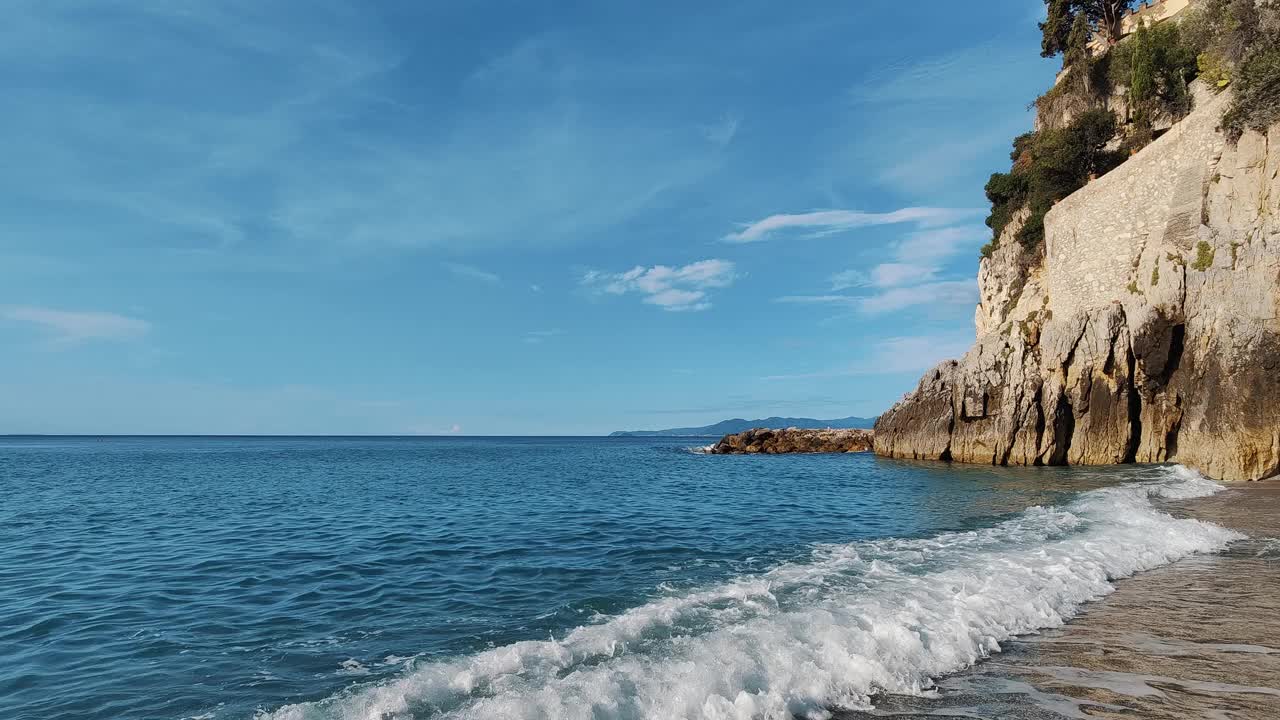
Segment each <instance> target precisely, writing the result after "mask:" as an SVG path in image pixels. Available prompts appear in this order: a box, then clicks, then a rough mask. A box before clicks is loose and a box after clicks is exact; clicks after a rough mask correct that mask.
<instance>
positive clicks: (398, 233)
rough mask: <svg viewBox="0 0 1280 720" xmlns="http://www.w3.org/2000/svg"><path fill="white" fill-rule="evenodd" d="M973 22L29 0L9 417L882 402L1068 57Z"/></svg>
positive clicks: (21, 422) (7, 30)
mask: <svg viewBox="0 0 1280 720" xmlns="http://www.w3.org/2000/svg"><path fill="white" fill-rule="evenodd" d="M971 7H972V6H971V5H965V4H953V3H918V4H915V5H907V6H904V5H903V4H902V3H899V2H889V1H887V0H885V1H880V2H870V1H868V2H849V1H847V0H846V1H842V2H808V3H799V4H797V3H777V2H755V1H751V0H745V1H739V2H731V3H730V2H725V3H695V4H692V5H690V4H689V3H666V2H652V3H623V2H558V3H527V2H447V3H446V2H365V1H361V0H311V1H308V2H258V1H256V0H253V1H249V0H245V1H243V2H242V1H240V0H228V1H226V2H213V1H208V0H127V1H126V0H115V1H110V2H108V1H104V2H98V3H82V2H75V1H73V0H18V1H17V2H16V3H13V4H10V5H9V7H7V9H6V23H5V24H4V26H3V27H0V38H2V42H0V82H2V83H3V87H4V90H5V94H6V96H7V100H8V102H7V103H6V112H5V113H4V114H3V115H0V145H2V146H3V156H4V157H5V162H4V163H3V164H0V198H2V199H0V203H2V204H3V212H2V213H0V346H2V347H3V348H4V349H5V351H4V352H3V353H0V378H2V379H0V397H3V398H4V402H3V403H0V433H21V432H38V433H300V434H310V433H353V434H362V433H380V434H381V433H386V434H403V433H426V434H446V433H451V432H460V433H465V434H595V433H602V432H607V431H610V430H614V429H621V428H651V427H670V426H678V425H689V424H702V423H707V422H712V421H716V420H720V419H723V418H726V417H733V416H746V417H755V416H764V415H770V414H787V415H806V416H815V417H838V416H844V415H855V414H856V415H874V414H876V413H877V412H879V411H881V410H882V409H884V408H885V407H887V406H888V405H890V404H892V402H894V401H895V400H896V399H898V398H899V397H900V396H901V395H902V393H904V392H906V391H907V390H909V389H911V388H912V387H914V385H915V383H916V381H917V380H918V378H919V376H920V374H921V372H922V371H923V370H925V369H926V368H927V367H928V366H929V365H931V364H933V363H934V362H936V361H938V360H940V359H942V358H945V357H950V356H955V355H958V354H959V353H961V352H962V351H963V350H964V348H965V347H966V346H967V345H968V343H969V342H970V341H971V340H972V337H973V329H972V318H973V308H974V303H975V302H976V296H977V293H976V284H975V281H974V275H975V273H976V269H977V254H978V248H979V247H980V246H981V245H982V243H983V242H985V241H986V239H987V236H986V229H985V228H984V227H983V225H982V220H983V217H984V215H985V205H986V203H985V201H984V198H983V195H982V186H983V184H984V182H985V180H986V177H987V176H988V175H989V174H990V173H991V172H993V171H996V170H1003V169H1006V168H1007V166H1008V148H1009V143H1010V140H1011V139H1012V138H1013V137H1014V136H1015V135H1017V134H1018V133H1020V132H1022V131H1024V130H1026V129H1028V128H1029V127H1030V125H1031V120H1032V118H1031V115H1030V114H1029V113H1028V112H1027V104H1028V102H1029V101H1030V100H1032V99H1033V98H1034V97H1035V96H1036V95H1037V94H1039V93H1040V92H1041V91H1043V89H1044V88H1045V87H1047V86H1048V85H1049V83H1050V82H1051V81H1052V77H1053V73H1054V70H1055V69H1056V65H1057V63H1056V62H1055V61H1049V60H1042V59H1040V58H1039V52H1038V51H1039V42H1038V38H1037V35H1038V33H1037V30H1036V27H1035V20H1036V18H1037V16H1038V15H1039V14H1041V13H1042V8H1043V4H1042V3H1041V2H1040V1H1039V0H1016V1H1015V0H991V1H990V2H988V3H984V4H983V8H982V10H981V11H980V12H977V11H974V10H972V9H971ZM924 8H927V10H928V12H927V13H926V12H924V11H923V10H922V9H924Z"/></svg>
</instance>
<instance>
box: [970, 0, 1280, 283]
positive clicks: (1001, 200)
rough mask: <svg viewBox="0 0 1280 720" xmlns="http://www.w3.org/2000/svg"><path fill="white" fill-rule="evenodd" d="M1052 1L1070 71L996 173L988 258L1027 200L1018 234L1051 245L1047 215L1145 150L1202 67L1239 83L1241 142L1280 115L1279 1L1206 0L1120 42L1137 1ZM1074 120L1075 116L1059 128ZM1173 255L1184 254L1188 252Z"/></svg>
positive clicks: (1056, 49) (1216, 80)
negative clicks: (1118, 109)
mask: <svg viewBox="0 0 1280 720" xmlns="http://www.w3.org/2000/svg"><path fill="white" fill-rule="evenodd" d="M1044 1H1045V5H1046V6H1047V18H1046V20H1045V21H1044V22H1043V23H1041V24H1040V30H1041V34H1042V47H1041V50H1042V54H1043V55H1044V56H1045V57H1053V56H1055V55H1059V54H1060V55H1062V56H1063V64H1064V67H1065V68H1066V70H1067V74H1066V76H1065V77H1064V78H1062V79H1061V82H1059V83H1058V84H1057V85H1055V86H1054V87H1053V88H1052V89H1051V90H1049V91H1048V92H1046V93H1045V94H1044V95H1042V96H1041V97H1040V98H1038V99H1037V100H1036V103H1035V104H1036V108H1037V111H1038V112H1039V114H1040V118H1041V121H1042V127H1043V129H1041V130H1040V131H1039V132H1036V133H1027V134H1025V135H1021V136H1019V137H1018V138H1016V139H1015V140H1014V141H1013V152H1012V153H1011V154H1010V159H1011V160H1012V161H1013V165H1012V167H1011V168H1010V170H1009V172H1007V173H995V174H993V175H992V176H991V179H990V180H989V181H988V182H987V185H986V193H987V199H988V200H990V201H991V215H990V216H989V217H988V218H987V226H988V227H990V228H991V231H992V240H991V242H988V243H987V244H986V245H983V246H982V251H981V252H982V257H984V258H989V257H991V254H992V253H993V252H994V251H995V249H996V247H997V244H998V243H999V240H1000V235H1001V233H1002V232H1003V231H1004V229H1005V228H1006V227H1007V226H1008V225H1009V223H1010V222H1011V221H1012V219H1013V217H1014V216H1015V215H1016V214H1017V213H1018V212H1019V211H1020V210H1022V209H1023V208H1026V209H1028V210H1029V211H1030V216H1029V217H1028V218H1027V221H1026V222H1025V223H1024V224H1023V226H1022V228H1021V229H1020V230H1019V232H1018V234H1017V239H1018V241H1019V242H1020V243H1022V244H1023V245H1024V246H1026V247H1029V248H1033V247H1037V246H1038V245H1039V244H1040V243H1042V242H1043V240H1044V216H1045V214H1046V213H1047V212H1048V211H1049V209H1050V208H1052V207H1053V205H1054V203H1056V202H1058V201H1059V200H1061V199H1063V198H1065V197H1066V196H1067V195H1070V194H1071V193H1073V192H1075V191H1076V190H1078V189H1080V188H1081V187H1083V186H1084V185H1085V184H1086V183H1087V182H1088V181H1089V180H1090V179H1091V178H1093V177H1096V176H1098V175H1102V174H1104V173H1106V172H1108V171H1109V170H1111V169H1112V168H1114V167H1115V166H1116V165H1118V164H1119V163H1120V162H1121V161H1122V160H1123V158H1124V156H1125V155H1127V154H1132V153H1135V152H1137V151H1138V150H1140V149H1142V147H1144V146H1145V145H1146V144H1148V143H1150V142H1151V141H1152V140H1153V139H1154V138H1155V136H1156V130H1155V128H1156V127H1157V126H1158V125H1159V126H1163V125H1164V124H1165V123H1168V122H1176V121H1177V120H1179V119H1181V118H1182V117H1183V116H1185V115H1186V114H1187V113H1188V112H1190V111H1191V93H1190V92H1189V89H1188V86H1189V84H1190V82H1191V81H1192V80H1193V79H1195V78H1197V77H1203V78H1204V80H1205V81H1206V82H1207V83H1209V84H1210V85H1211V86H1215V87H1219V88H1222V87H1227V86H1228V85H1229V86H1231V87H1232V88H1233V90H1234V93H1235V95H1234V101H1233V102H1232V104H1231V106H1230V108H1228V110H1227V111H1226V113H1225V114H1224V115H1223V119H1222V127H1223V129H1224V131H1225V132H1226V133H1227V136H1228V138H1229V139H1231V140H1232V141H1233V142H1234V141H1235V140H1237V139H1239V137H1240V136H1241V135H1242V134H1243V133H1244V132H1245V131H1246V130H1250V129H1252V130H1265V129H1266V128H1268V127H1269V126H1270V125H1272V124H1274V123H1276V122H1280V0H1265V1H1264V2H1258V1H1257V0H1200V2H1199V3H1198V4H1197V5H1196V6H1195V7H1193V8H1192V9H1191V10H1189V11H1188V12H1187V14H1186V15H1185V17H1184V18H1183V19H1182V20H1181V21H1179V22H1163V23H1159V24H1156V25H1154V26H1143V27H1141V28H1139V30H1138V31H1137V32H1135V33H1133V34H1132V35H1131V36H1129V37H1126V38H1124V39H1123V40H1121V41H1118V42H1117V41H1116V38H1117V37H1119V32H1120V30H1119V28H1120V19H1121V18H1122V17H1124V13H1125V12H1126V11H1127V10H1128V9H1129V8H1130V7H1131V6H1132V5H1133V3H1132V2H1130V1H1127V0H1044ZM1091 37H1101V38H1102V39H1103V40H1106V41H1107V42H1109V43H1110V45H1111V47H1110V49H1109V51H1108V52H1106V53H1104V54H1102V55H1101V56H1099V57H1094V56H1093V54H1092V53H1091V52H1090V50H1089V44H1090V38H1091ZM1121 91H1123V93H1124V95H1125V97H1126V99H1127V104H1128V113H1127V116H1126V117H1123V118H1117V117H1116V116H1115V115H1114V114H1113V113H1112V112H1111V111H1110V110H1107V109H1106V108H1107V106H1108V104H1109V102H1108V100H1109V98H1111V97H1112V96H1113V95H1115V94H1117V93H1119V92H1121ZM1066 118H1072V121H1071V122H1070V124H1068V125H1067V126H1066V127H1055V124H1061V123H1062V122H1064V119H1066ZM1117 136H1120V138H1121V139H1120V141H1119V142H1118V143H1117V142H1115V140H1116V138H1117ZM1113 148H1114V149H1113ZM1208 250H1209V253H1210V259H1209V262H1210V263H1212V248H1209V249H1208ZM1169 260H1170V262H1174V260H1175V259H1174V257H1172V256H1171V257H1170V258H1169ZM1176 261H1177V262H1178V264H1181V265H1184V266H1185V264H1186V263H1185V261H1184V260H1182V258H1181V257H1178V258H1177V259H1176ZM1199 262H1200V259H1199V258H1198V259H1197V264H1198V263H1199ZM1206 267H1207V265H1206ZM1158 272H1159V271H1158V270H1156V271H1155V272H1154V273H1153V283H1152V284H1154V280H1155V279H1156V277H1155V276H1156V275H1157V274H1158Z"/></svg>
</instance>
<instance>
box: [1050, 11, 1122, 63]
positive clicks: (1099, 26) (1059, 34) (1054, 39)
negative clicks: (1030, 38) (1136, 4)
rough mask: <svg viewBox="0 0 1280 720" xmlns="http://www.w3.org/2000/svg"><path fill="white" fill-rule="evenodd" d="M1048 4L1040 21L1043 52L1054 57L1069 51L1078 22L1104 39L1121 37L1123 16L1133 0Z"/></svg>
mask: <svg viewBox="0 0 1280 720" xmlns="http://www.w3.org/2000/svg"><path fill="white" fill-rule="evenodd" d="M1045 5H1046V6H1047V8H1046V9H1047V11H1048V12H1047V14H1046V18H1045V21H1044V22H1042V23H1040V33H1041V35H1042V37H1041V40H1040V54H1041V55H1043V56H1044V57H1053V56H1054V55H1058V54H1060V53H1065V52H1067V50H1068V49H1069V48H1070V46H1071V35H1072V30H1073V29H1074V28H1075V26H1076V25H1079V24H1084V25H1087V26H1088V27H1089V29H1090V30H1092V31H1093V32H1096V33H1098V34H1099V35H1101V36H1102V37H1103V38H1105V39H1108V40H1116V39H1119V37H1120V19H1121V18H1123V17H1124V15H1125V13H1126V12H1128V10H1129V8H1130V7H1131V6H1132V5H1133V0H1045ZM1086 41H1087V38H1086Z"/></svg>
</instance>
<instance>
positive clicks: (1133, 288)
mask: <svg viewBox="0 0 1280 720" xmlns="http://www.w3.org/2000/svg"><path fill="white" fill-rule="evenodd" d="M1126 287H1127V289H1128V290H1129V292H1130V293H1131V294H1133V295H1141V294H1142V291H1141V290H1139V289H1138V281H1137V280H1130V281H1129V284H1128V286H1126Z"/></svg>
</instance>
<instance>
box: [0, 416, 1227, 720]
mask: <svg viewBox="0 0 1280 720" xmlns="http://www.w3.org/2000/svg"><path fill="white" fill-rule="evenodd" d="M705 442H709V441H708V440H701V441H698V440H689V439H664V438H635V439H632V438H474V439H472V438H448V439H445V438H185V437H182V438H179V437H174V438H127V437H110V438H90V437H75V438H66V437H9V438H0V498H2V499H3V501H2V503H0V718H6V719H14V718H17V719H27V718H30V719H32V720H34V719H36V718H40V719H45V718H77V719H98V718H100V719H104V720H105V719H108V718H110V719H112V720H118V719H142V718H175V719H176V718H218V719H222V718H242V719H245V720H248V719H250V718H261V719H267V718H271V719H285V718H361V719H374V720H383V719H387V720H392V719H394V720H401V719H404V718H512V719H520V718H542V719H549V718H568V719H582V720H587V719H591V720H605V719H611V718H617V719H624V718H625V719H628V720H639V719H641V718H655V719H664V720H665V719H668V718H723V719H726V720H727V719H731V718H741V719H746V718H779V719H781V718H789V717H825V716H826V713H828V712H829V711H831V710H834V709H839V708H852V709H867V708H870V707H872V706H873V705H874V704H875V703H876V698H877V697H884V696H887V695H893V694H906V695H913V694H914V695H920V694H928V693H929V692H931V689H932V688H933V687H934V683H935V681H937V680H938V679H939V678H942V677H945V676H947V675H948V674H950V673H954V672H956V671H958V670H962V669H964V668H965V667H968V666H970V665H972V664H974V663H976V662H980V661H981V660H983V659H984V658H987V657H989V656H991V655H993V654H995V653H998V652H999V651H1000V650H1001V646H1002V644H1003V643H1007V642H1008V641H1009V640H1010V639H1012V638H1016V637H1018V636H1020V635H1024V634H1026V633H1031V632H1035V631H1037V630H1040V629H1043V628H1051V627H1057V626H1060V625H1062V623H1063V622H1064V621H1066V620H1068V619H1069V618H1071V617H1073V616H1074V615H1076V614H1077V613H1078V612H1079V611H1080V610H1081V608H1082V607H1084V606H1085V604H1086V603H1088V602H1090V601H1092V600H1096V599H1098V598H1101V597H1103V596H1105V595H1107V594H1108V593H1110V592H1111V591H1112V589H1113V587H1114V585H1113V583H1114V581H1116V580H1117V579H1118V578H1124V577H1128V576H1131V575H1134V574H1135V573H1140V572H1142V571H1144V570H1149V569H1153V568H1156V567H1159V566H1162V565H1167V564H1169V563H1173V562H1175V561H1177V560H1179V559H1180V558H1184V557H1187V556H1189V555H1193V554H1204V553H1213V552H1217V551H1220V550H1222V549H1224V548H1225V547H1227V546H1228V545H1229V544H1230V543H1231V542H1233V541H1234V540H1237V539H1239V537H1240V536H1239V535H1238V534H1237V533H1235V532H1233V531H1231V530H1227V529H1225V528H1223V527H1220V526H1218V525H1215V524H1212V523H1209V522H1203V521H1200V520H1195V519H1189V518H1185V517H1175V516H1174V515H1171V514H1169V513H1167V512H1165V511H1164V510H1163V509H1162V508H1161V503H1162V502H1164V501H1166V500H1169V499H1173V500H1179V499H1182V500H1185V499H1187V498H1195V497H1200V496H1208V495H1211V494H1214V493H1216V492H1218V490H1219V489H1220V488H1219V486H1217V485H1216V484H1214V483H1211V482H1209V481H1207V480H1204V479H1203V478H1200V477H1199V476H1197V475H1195V474H1194V473H1191V472H1190V471H1187V470H1185V469H1182V468H1180V467H1176V466H1167V467H1146V468H1139V467H1129V468H1102V469H1062V468H1057V469H1048V468H1025V469H1004V468H991V467H981V466H958V465H947V464H941V463H932V464H930V463H912V462H902V461H893V460H887V459H884V458H877V457H874V456H871V455H866V454H859V455H803V456H802V455H792V456H710V455H705V454H701V453H700V452H699V449H698V448H697V447H696V445H697V444H699V443H705Z"/></svg>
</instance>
